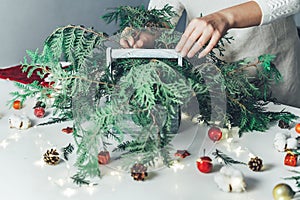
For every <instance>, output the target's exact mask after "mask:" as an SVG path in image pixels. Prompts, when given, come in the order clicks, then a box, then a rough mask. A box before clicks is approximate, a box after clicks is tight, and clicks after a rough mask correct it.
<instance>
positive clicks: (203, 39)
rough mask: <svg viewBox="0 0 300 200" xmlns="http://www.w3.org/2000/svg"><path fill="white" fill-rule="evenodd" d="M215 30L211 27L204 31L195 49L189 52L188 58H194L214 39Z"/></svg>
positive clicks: (194, 46) (195, 44)
mask: <svg viewBox="0 0 300 200" xmlns="http://www.w3.org/2000/svg"><path fill="white" fill-rule="evenodd" d="M213 31H214V29H213V28H212V27H210V26H208V27H206V29H204V31H203V33H202V35H201V36H200V38H199V39H198V40H197V41H196V42H195V43H194V45H193V47H192V48H191V49H190V50H189V52H188V54H187V57H189V58H191V57H193V56H194V55H195V54H196V53H197V52H198V51H199V50H200V49H201V48H202V47H203V46H204V45H205V44H206V43H207V42H208V41H209V40H210V39H211V37H212V35H213Z"/></svg>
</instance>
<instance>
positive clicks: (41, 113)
mask: <svg viewBox="0 0 300 200" xmlns="http://www.w3.org/2000/svg"><path fill="white" fill-rule="evenodd" d="M34 115H35V116H36V117H38V118H43V117H44V116H45V109H44V108H43V107H38V108H35V109H34Z"/></svg>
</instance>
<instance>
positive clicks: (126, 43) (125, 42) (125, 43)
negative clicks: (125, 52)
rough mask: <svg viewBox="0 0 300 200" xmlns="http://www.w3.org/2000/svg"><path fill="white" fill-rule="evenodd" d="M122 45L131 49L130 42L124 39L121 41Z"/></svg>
mask: <svg viewBox="0 0 300 200" xmlns="http://www.w3.org/2000/svg"><path fill="white" fill-rule="evenodd" d="M120 45H121V47H123V48H130V46H129V43H128V41H127V40H126V39H124V38H121V39H120Z"/></svg>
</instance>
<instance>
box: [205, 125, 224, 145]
mask: <svg viewBox="0 0 300 200" xmlns="http://www.w3.org/2000/svg"><path fill="white" fill-rule="evenodd" d="M208 137H209V138H210V139H211V140H212V141H214V142H216V141H219V140H220V139H221V138H222V131H221V129H219V128H218V127H211V128H210V129H209V130H208Z"/></svg>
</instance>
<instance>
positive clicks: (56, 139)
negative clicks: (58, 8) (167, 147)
mask: <svg viewBox="0 0 300 200" xmlns="http://www.w3.org/2000/svg"><path fill="white" fill-rule="evenodd" d="M15 90H16V88H15V86H14V85H13V82H10V81H6V80H0V91H1V99H0V105H1V106H0V107H1V110H0V114H1V118H0V128H1V134H0V163H1V167H0V168H1V170H0V177H1V180H0V188H1V189H0V191H1V192H0V199H1V200H21V199H23V200H27V199H28V200H41V199H43V200H47V199H49V200H50V199H51V200H60V199H72V200H77V199H85V200H88V199H111V200H120V199H133V200H135V199H143V200H148V199H149V200H150V199H151V200H152V199H159V200H160V199H174V200H181V199H182V200H194V199H195V200H196V199H203V200H220V199H222V200H246V199H247V200H268V199H272V189H273V187H274V186H275V185H276V184H277V183H280V182H285V183H289V184H290V185H291V186H293V188H294V189H295V190H297V188H295V187H294V186H295V183H294V182H293V181H285V180H283V179H282V178H283V177H287V176H291V175H295V174H294V173H292V172H290V171H289V169H293V170H300V169H299V167H295V168H292V167H287V166H284V165H283V159H284V156H285V153H280V152H277V151H276V150H275V149H274V148H273V139H274V135H275V133H277V132H280V131H283V130H282V129H280V128H279V127H277V124H274V126H273V127H271V128H270V129H269V130H268V131H267V132H265V133H261V132H253V133H245V134H244V135H243V137H242V138H241V139H240V140H239V142H238V144H236V145H240V146H241V147H242V150H246V152H243V153H242V154H241V156H240V157H238V158H237V157H235V154H232V153H231V154H229V155H230V156H233V158H237V159H240V160H241V161H244V162H247V161H248V160H245V158H246V157H247V156H246V155H247V154H248V153H249V152H251V153H253V154H255V155H257V156H259V157H260V158H262V159H263V161H264V166H265V167H264V170H263V171H261V172H252V171H251V170H249V169H248V167H247V166H243V165H239V166H236V167H237V168H238V169H240V170H241V171H242V172H243V173H244V175H245V180H246V183H247V188H246V191H245V192H243V193H226V192H222V191H221V190H219V189H218V187H217V185H216V184H215V183H214V180H213V176H214V175H215V174H216V173H217V171H218V169H220V166H219V165H217V164H215V165H214V170H213V172H212V173H209V174H203V173H200V172H199V171H198V169H197V168H196V162H195V161H196V159H197V157H198V155H199V154H198V151H199V146H198V145H197V139H196V141H195V142H194V144H193V145H192V146H191V148H190V152H191V153H192V156H190V157H187V158H185V159H184V160H182V161H181V162H180V163H181V164H182V165H183V168H182V169H178V170H177V171H175V170H174V169H173V168H162V169H159V170H156V171H151V172H150V173H149V178H148V179H147V180H145V181H144V182H138V181H134V180H133V179H132V177H131V176H130V174H129V173H126V172H122V171H118V170H115V169H111V168H109V167H107V166H101V170H102V174H103V177H102V178H101V179H99V180H97V183H98V185H97V186H93V187H89V186H82V187H78V186H77V185H75V184H73V183H72V182H71V180H70V179H69V178H68V177H70V176H71V175H73V174H74V173H75V172H76V169H75V168H74V167H73V166H72V163H73V161H74V159H75V156H76V154H75V153H73V154H72V156H71V159H70V161H69V162H62V163H60V164H59V165H57V166H49V165H45V164H44V163H43V161H42V155H43V154H44V153H45V151H46V150H47V149H49V148H51V147H57V148H61V147H64V146H66V145H68V144H69V143H70V142H71V143H73V138H72V135H67V134H64V133H62V132H61V129H62V128H65V127H67V126H70V125H71V122H66V123H60V124H55V125H47V126H42V127H40V126H39V127H32V128H30V129H28V130H17V129H10V128H9V125H8V118H9V116H10V115H12V114H14V113H15V114H25V115H27V116H28V117H29V118H30V119H32V120H33V123H34V124H36V123H38V122H42V121H47V118H49V117H50V116H51V114H50V113H48V115H47V116H46V118H44V119H38V118H36V117H35V116H34V115H33V109H32V107H33V106H34V102H33V101H27V102H26V104H25V105H24V108H23V109H21V110H14V109H9V108H8V106H7V105H6V104H7V100H8V99H11V96H10V95H9V92H11V91H15ZM282 108H283V106H276V107H274V109H277V110H281V109H282ZM286 110H288V111H292V112H294V113H295V114H298V115H300V110H299V109H295V108H291V107H286ZM189 131H190V130H189ZM178 137H179V138H180V136H178ZM199 141H200V140H199ZM199 141H198V142H199ZM73 144H74V143H73ZM186 144H188V142H187V143H186ZM186 144H183V145H186ZM218 145H219V146H218ZM218 145H217V146H216V147H217V148H220V149H226V148H225V147H224V145H221V144H218ZM178 147H180V144H179V145H178ZM247 151H248V152H247ZM210 156H211V155H210ZM68 166H69V167H70V168H68Z"/></svg>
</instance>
